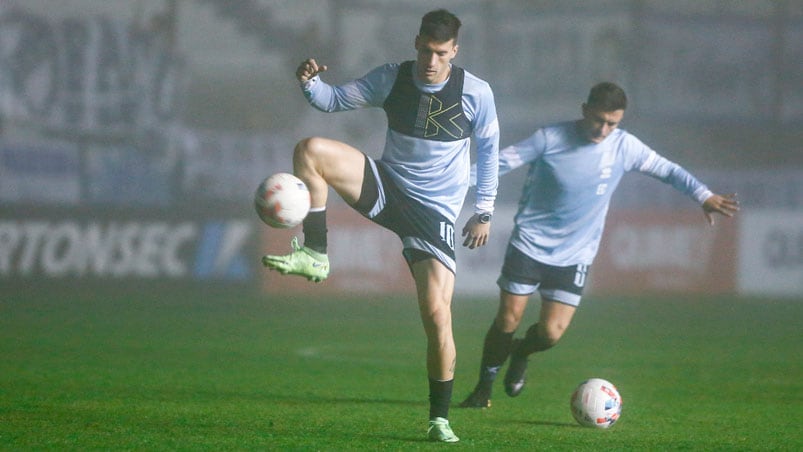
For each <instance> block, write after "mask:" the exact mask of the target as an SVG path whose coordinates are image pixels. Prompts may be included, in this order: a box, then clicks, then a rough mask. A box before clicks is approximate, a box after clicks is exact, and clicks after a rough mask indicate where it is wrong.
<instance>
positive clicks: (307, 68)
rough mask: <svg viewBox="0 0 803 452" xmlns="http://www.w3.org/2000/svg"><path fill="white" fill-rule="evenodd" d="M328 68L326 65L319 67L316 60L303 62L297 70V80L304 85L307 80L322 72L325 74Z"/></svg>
mask: <svg viewBox="0 0 803 452" xmlns="http://www.w3.org/2000/svg"><path fill="white" fill-rule="evenodd" d="M327 69H329V68H328V67H326V65H325V64H321V65H319V64H318V62H317V61H315V58H308V59H306V60H304V61H302V62H301V64H299V65H298V69H296V78H297V79H298V81H299V82H301V83H304V82H306V81H307V80H309V79H311V78H313V77H315V76H316V75H318V74H320V73H321V72H325V71H326V70H327Z"/></svg>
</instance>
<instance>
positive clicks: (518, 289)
mask: <svg viewBox="0 0 803 452" xmlns="http://www.w3.org/2000/svg"><path fill="white" fill-rule="evenodd" d="M590 269H591V266H589V265H570V266H568V267H556V266H554V265H547V264H544V263H542V262H538V261H536V260H535V259H532V258H530V257H529V256H527V255H526V254H524V253H522V252H521V251H519V249H518V248H516V247H515V246H513V245H508V247H507V252H506V253H505V263H504V264H503V265H502V274H501V275H500V276H499V279H497V281H496V284H497V285H498V286H499V288H500V289H502V290H504V291H505V292H509V293H512V294H514V295H531V294H532V293H533V292H535V291H536V290H538V293H539V294H540V295H541V298H542V299H546V300H553V301H557V302H560V303H563V304H567V305H570V306H575V307H577V306H579V305H580V299H581V298H582V295H583V287H584V286H585V282H586V280H587V278H588V272H589V270H590Z"/></svg>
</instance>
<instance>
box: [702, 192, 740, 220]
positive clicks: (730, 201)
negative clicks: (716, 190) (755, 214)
mask: <svg viewBox="0 0 803 452" xmlns="http://www.w3.org/2000/svg"><path fill="white" fill-rule="evenodd" d="M738 211H739V198H738V197H737V196H736V193H732V194H730V195H725V196H722V195H717V194H713V195H711V196H709V197H708V199H706V200H705V202H703V213H704V214H705V218H706V219H707V220H708V224H710V225H712V226H713V224H714V215H712V214H713V213H718V214H721V215H724V216H726V217H728V218H730V217H732V216H734V215H735V214H736V212H738Z"/></svg>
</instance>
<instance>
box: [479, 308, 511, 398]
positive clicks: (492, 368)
mask: <svg viewBox="0 0 803 452" xmlns="http://www.w3.org/2000/svg"><path fill="white" fill-rule="evenodd" d="M512 342H513V333H512V332H510V333H505V332H503V331H502V330H500V329H499V327H498V326H497V325H496V321H494V322H493V323H492V324H491V327H490V328H488V332H487V333H486V334H485V342H484V344H483V347H482V362H481V364H480V382H479V383H478V384H477V387H478V388H479V389H482V390H485V391H488V392H490V390H491V387H492V386H493V382H494V380H495V379H496V374H497V373H499V368H500V367H502V364H504V362H505V360H507V357H508V356H509V355H510V344H511V343H512Z"/></svg>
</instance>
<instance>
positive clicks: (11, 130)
mask: <svg viewBox="0 0 803 452" xmlns="http://www.w3.org/2000/svg"><path fill="white" fill-rule="evenodd" d="M437 7H445V8H447V9H449V10H451V11H452V12H454V13H456V14H457V15H458V16H459V17H460V18H461V20H462V21H463V28H462V29H461V32H460V38H459V45H460V50H459V54H458V56H457V58H456V59H455V61H454V63H455V64H457V65H459V66H462V67H465V68H466V69H467V70H469V71H470V72H472V73H474V74H475V75H477V76H479V77H480V78H483V79H485V80H487V81H488V82H489V83H490V84H491V86H492V88H493V90H494V95H495V98H496V106H497V111H498V114H499V121H500V127H501V133H502V135H501V137H502V138H501V145H502V146H506V145H509V144H513V143H515V142H517V141H519V140H521V139H524V138H526V137H527V136H529V135H530V134H531V133H532V132H533V131H534V130H535V129H536V128H537V127H539V126H542V125H545V124H548V123H550V122H553V121H558V120H565V119H574V118H577V117H579V115H580V105H581V103H582V102H583V101H584V99H585V97H586V95H587V93H588V89H589V88H590V86H591V85H593V84H594V83H597V82H599V81H603V80H609V81H614V82H616V83H618V84H620V85H621V86H623V87H624V88H625V90H626V91H627V93H628V97H629V99H630V105H629V108H628V111H627V113H626V116H625V119H624V121H623V123H622V127H623V128H625V129H627V130H629V131H631V132H633V133H634V134H635V135H636V136H638V137H639V138H640V139H642V140H643V141H644V142H645V143H647V144H648V145H650V146H651V147H652V148H653V149H655V150H656V151H658V152H659V153H661V154H662V155H663V156H665V157H667V158H669V159H670V160H673V161H675V162H678V163H680V164H681V165H683V166H684V167H685V168H687V169H689V170H690V171H691V172H692V173H693V174H695V175H696V176H698V177H699V178H700V179H701V180H702V181H703V182H705V183H707V184H708V185H709V187H710V188H711V189H712V190H714V191H715V192H718V193H731V192H738V193H739V197H740V200H741V202H742V205H743V214H744V215H742V217H746V218H747V219H746V220H739V221H746V222H747V223H748V225H749V226H750V227H746V226H745V225H744V223H739V228H738V230H736V231H732V232H731V233H730V234H731V235H729V236H728V237H730V239H729V240H731V241H729V242H726V246H727V247H728V253H726V254H725V255H718V256H716V259H719V260H720V261H721V260H722V259H726V260H729V261H730V262H729V265H730V266H732V267H734V268H732V269H731V270H730V271H731V272H732V273H733V275H732V276H733V278H732V279H733V280H732V281H729V282H727V283H723V284H724V286H723V287H724V288H720V289H718V290H722V291H741V290H743V289H744V288H745V283H744V282H743V281H742V277H743V276H744V275H745V274H747V275H750V274H759V275H766V274H770V275H774V276H772V278H777V279H778V281H780V283H781V285H786V287H787V288H786V289H782V290H781V292H782V293H791V294H797V295H799V294H801V293H803V229H801V228H803V226H801V225H803V152H801V144H800V143H801V138H803V132H802V131H801V130H802V129H803V128H802V127H801V125H803V2H802V1H797V0H776V1H772V0H763V1H762V0H755V1H747V2H738V1H722V0H702V1H699V0H697V1H686V0H682V1H659V0H620V1H616V0H596V1H593V0H592V1H567V0H562V1H557V0H555V1H506V0H494V1H490V0H489V1H480V0H475V1H442V2H437V3H433V2H429V1H413V0H387V1H380V0H377V1H359V0H320V1H305V0H301V1H297V0H284V1H282V0H273V1H272V0H241V1H225V0H130V1H129V0H24V1H23V0H0V130H1V131H2V136H1V137H0V138H2V141H1V143H2V146H0V213H2V217H0V278H2V279H4V280H6V281H20V280H23V281H24V280H30V279H32V278H40V277H42V278H51V279H56V280H59V281H71V280H75V279H76V278H79V279H80V278H92V279H100V280H103V279H106V278H109V277H113V278H132V279H134V280H142V279H143V278H144V279H148V280H149V279H157V278H167V279H171V278H179V279H181V278H188V279H192V280H213V281H218V280H221V279H222V280H226V281H242V282H244V283H248V284H252V283H253V282H254V281H259V280H260V279H261V278H262V274H261V273H260V271H259V270H260V269H257V268H255V267H256V266H255V265H254V262H255V261H256V259H255V258H254V256H252V254H253V255H257V254H259V253H260V252H262V251H264V249H265V240H266V239H264V237H263V236H264V234H265V233H264V231H262V229H261V228H260V225H258V224H256V223H255V219H256V217H255V216H254V215H253V214H252V210H251V197H252V193H253V190H254V188H255V187H256V185H257V184H258V183H259V181H260V180H261V179H263V178H264V177H266V176H267V175H269V174H271V173H274V172H278V171H289V170H291V165H290V156H291V153H292V148H293V145H294V144H295V142H297V141H298V140H299V139H301V138H303V137H305V136H309V135H322V136H327V137H331V138H335V139H339V140H342V141H345V142H347V143H349V144H352V145H354V146H356V147H357V148H359V149H361V150H363V151H364V152H366V153H367V154H369V155H371V156H373V157H379V156H380V154H381V149H382V145H383V142H384V136H385V130H386V121H385V117H384V113H383V112H381V111H380V110H363V111H354V112H348V113H342V114H335V115H326V114H323V113H320V112H318V111H316V110H314V109H312V108H311V107H309V105H308V104H307V103H306V101H305V100H304V98H303V96H302V95H301V93H300V90H299V88H298V86H297V82H296V80H295V77H294V72H295V68H296V66H297V65H298V63H299V62H300V61H302V60H303V59H305V58H308V57H315V58H316V59H318V61H319V62H321V63H323V64H326V65H328V66H329V71H328V72H327V73H325V74H324V75H323V78H324V79H325V80H326V81H327V82H330V83H333V84H336V83H339V82H344V81H347V80H349V79H352V78H356V77H359V76H362V75H364V74H365V73H366V72H368V71H369V70H370V69H372V68H373V67H375V66H378V65H380V64H383V63H386V62H400V61H403V60H408V59H413V58H414V57H415V52H414V49H413V40H414V37H415V35H416V33H417V30H418V26H419V23H420V18H421V16H422V15H423V14H424V13H426V12H427V11H429V10H431V9H434V8H437ZM522 176H523V171H520V172H515V173H513V174H511V175H509V176H506V177H505V178H503V179H502V180H501V181H500V182H501V185H500V191H499V204H498V205H499V209H500V212H502V213H506V215H507V216H508V217H509V216H511V215H512V211H513V209H514V208H515V202H516V200H517V198H518V195H519V192H520V189H521V183H522V181H523V178H522ZM333 199H334V197H333ZM469 202H470V201H469ZM467 204H468V203H467ZM334 205H335V206H337V201H334ZM674 209H683V212H685V213H688V211H690V210H692V209H696V207H694V206H693V204H692V203H691V202H690V201H689V200H688V199H686V198H684V197H682V196H680V195H679V194H677V193H676V192H674V190H672V189H671V188H668V187H666V186H664V185H663V184H660V183H656V182H655V181H652V180H649V179H647V178H643V177H630V178H626V179H625V181H624V182H623V183H622V186H621V187H620V189H619V190H618V192H617V194H616V195H615V196H614V204H613V207H612V215H615V214H616V213H617V212H641V211H644V212H646V213H645V214H644V215H647V216H649V215H650V214H651V213H652V212H657V211H669V212H674V211H675V210H674ZM744 211H747V212H750V211H754V212H760V215H756V216H750V215H751V214H748V213H747V212H744ZM693 214H694V215H699V216H701V214H699V212H698V211H697V210H695V211H694V212H693ZM497 218H501V216H500V215H497ZM694 218H695V221H696V220H699V218H697V217H696V216H695V217H694ZM187 219H189V220H191V221H189V223H188V222H187V221H188V220H187ZM335 221H338V220H335ZM343 221H344V222H346V223H347V224H350V223H349V222H353V221H354V220H352V219H346V220H343ZM496 221H497V219H496V218H495V222H496ZM505 221H507V222H509V221H510V219H509V218H508V219H507V220H499V226H498V227H499V230H500V231H502V233H500V234H499V235H498V239H497V240H498V242H495V243H494V244H493V245H492V247H489V248H494V249H493V250H489V251H486V253H488V254H487V255H480V258H483V257H482V256H485V257H486V258H487V257H490V260H491V261H498V260H499V259H500V256H501V253H502V252H503V247H504V243H505V240H506V238H507V236H506V235H505V234H504V231H505V228H506V227H508V224H507V223H505ZM662 221H663V220H662ZM667 221H670V222H671V221H674V220H671V219H670V220H667ZM41 224H45V225H46V227H43V228H39V226H37V225H41ZM121 224H122V225H121ZM765 224H768V226H762V225H765ZM756 225H759V226H756ZM457 226H458V227H460V228H461V227H462V223H459V224H458V225H457ZM752 228H758V229H752ZM331 229H333V228H332V227H330V230H331ZM751 231H752V232H751ZM609 232H610V231H609ZM762 234H765V235H762ZM118 236H119V237H122V238H120V239H119V240H117V239H114V238H113V237H118ZM48 237H51V238H50V239H48ZM153 237H157V238H158V239H154V240H155V242H154V243H156V245H155V246H154V247H153V248H160V249H169V248H170V246H168V245H169V244H170V243H173V242H171V240H172V241H174V242H175V244H174V245H172V247H173V252H172V254H167V253H166V252H165V254H159V253H157V252H155V251H148V252H147V253H146V252H145V251H142V252H139V253H138V251H137V247H144V246H145V245H143V244H145V243H147V241H148V240H150V239H152V238H153ZM750 237H753V238H752V239H751V238H750ZM762 237H763V238H764V240H763V241H762ZM115 240H117V241H115ZM267 240H270V239H267ZM282 240H284V239H282ZM703 240H708V239H703ZM330 242H333V240H332V239H330ZM670 242H671V241H670ZM753 242H756V243H759V245H756V246H758V248H756V249H752V248H750V246H752V245H751V243H753ZM268 243H273V242H270V241H268ZM684 243H685V242H684ZM87 244H88V245H89V248H90V249H92V250H95V251H96V252H95V253H94V254H93V255H88V254H86V252H85V251H81V250H85V249H87ZM104 246H106V247H107V248H106V249H105V251H104ZM277 246H278V245H277ZM282 246H285V247H286V245H282ZM98 250H100V251H98ZM272 251H273V250H272ZM104 252H105V254H103V253H104ZM393 252H394V253H395V254H398V250H394V251H393ZM82 253H84V254H82ZM332 254H333V257H334V256H337V255H338V253H334V252H332ZM132 256H141V259H140V260H139V261H136V262H135V261H134V258H133V257H132ZM751 256H754V257H755V258H756V259H757V261H755V262H754V261H752V260H751ZM762 256H763V257H762ZM129 258H130V259H129ZM361 258H362V256H349V257H348V258H343V257H341V259H344V263H345V261H346V260H348V261H349V262H351V261H354V260H360V259H361ZM127 259H128V260H127ZM467 262H468V263H467V267H468V268H469V272H471V271H472V269H473V271H476V272H479V271H480V270H478V269H477V268H476V267H475V266H474V264H472V261H471V260H467ZM676 264H677V263H676ZM679 266H683V263H682V262H681V263H680V264H679ZM715 267H716V266H709V267H706V269H705V271H709V272H710V271H714V272H716V271H717V270H716V268H715ZM737 267H738V268H737ZM482 271H483V272H484V273H487V276H486V277H485V279H483V284H485V285H487V286H488V289H490V290H495V289H494V287H493V280H494V279H495V276H496V274H497V272H498V266H494V267H492V268H491V269H488V268H487V266H485V267H484V268H483V270H482ZM469 274H470V273H469ZM740 275H742V276H740ZM760 278H765V277H764V276H760ZM765 279H766V278H765ZM486 280H487V281H490V282H487V283H486ZM751 284H752V283H751ZM768 284H769V283H768ZM772 284H774V285H777V284H775V283H772ZM681 286H682V285H681ZM681 286H679V287H680V288H681V289H682V287H681ZM747 286H749V287H748V289H749V288H750V287H752V289H751V290H753V291H758V292H762V291H763V290H765V288H763V287H762V286H761V285H759V286H750V284H747ZM458 287H460V282H459V281H458ZM659 288H660V287H659Z"/></svg>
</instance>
